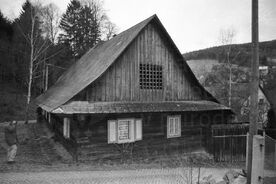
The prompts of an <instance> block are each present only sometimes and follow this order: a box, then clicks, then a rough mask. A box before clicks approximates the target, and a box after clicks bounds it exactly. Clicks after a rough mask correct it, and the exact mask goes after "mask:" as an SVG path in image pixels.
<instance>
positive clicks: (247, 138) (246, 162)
mask: <svg viewBox="0 0 276 184" xmlns="http://www.w3.org/2000/svg"><path fill="white" fill-rule="evenodd" d="M248 141H249V133H248V132H247V133H246V158H245V168H246V169H247V165H248V159H247V158H248Z"/></svg>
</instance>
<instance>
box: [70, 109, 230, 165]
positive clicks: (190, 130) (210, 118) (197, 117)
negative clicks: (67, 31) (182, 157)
mask: <svg viewBox="0 0 276 184" xmlns="http://www.w3.org/2000/svg"><path fill="white" fill-rule="evenodd" d="M180 114H181V132H182V133H181V137H177V138H169V139H168V138H167V116H168V115H180ZM226 117H227V115H226V114H223V113H222V112H212V113H211V112H209V113H207V112H205V113H204V112H186V113H183V112H182V113H180V112H179V113H143V114H123V115H117V114H109V115H93V116H89V115H87V116H86V119H85V120H83V121H79V120H78V117H77V116H73V117H71V122H72V123H71V135H72V137H74V139H75V140H76V141H77V142H78V144H79V148H78V158H79V160H83V161H85V160H98V159H107V160H113V159H122V154H124V153H125V152H128V153H129V154H130V153H132V154H131V155H132V157H133V158H152V157H154V158H156V157H157V156H160V155H163V156H164V155H172V154H175V153H176V154H178V153H189V152H192V151H197V150H203V149H205V147H206V146H208V145H207V144H208V140H209V139H207V138H208V137H209V136H210V130H211V129H210V126H211V124H212V122H216V123H217V124H218V123H225V122H226V123H227V120H226ZM119 118H141V119H142V122H143V124H142V125H143V138H142V140H141V141H136V142H134V143H130V144H124V145H123V144H108V143H107V121H108V120H112V119H115V120H116V119H119ZM123 147H124V148H126V149H125V150H124V149H123ZM123 150H124V151H123ZM129 154H128V155H129Z"/></svg>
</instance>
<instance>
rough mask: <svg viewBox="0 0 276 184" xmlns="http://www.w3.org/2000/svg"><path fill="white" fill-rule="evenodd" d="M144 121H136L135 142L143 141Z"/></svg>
mask: <svg viewBox="0 0 276 184" xmlns="http://www.w3.org/2000/svg"><path fill="white" fill-rule="evenodd" d="M142 136H143V135H142V119H136V120H135V141H139V140H142Z"/></svg>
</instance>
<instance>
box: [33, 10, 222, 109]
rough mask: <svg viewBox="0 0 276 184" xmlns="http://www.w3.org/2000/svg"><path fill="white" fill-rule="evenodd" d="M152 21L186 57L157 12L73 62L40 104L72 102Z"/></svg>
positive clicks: (211, 98) (45, 107) (49, 106)
mask: <svg viewBox="0 0 276 184" xmlns="http://www.w3.org/2000/svg"><path fill="white" fill-rule="evenodd" d="M152 21H154V22H155V23H157V24H158V25H159V27H160V29H161V31H163V32H164V35H165V36H166V38H167V40H168V44H170V45H171V47H172V48H173V49H175V50H176V53H177V54H178V55H179V56H180V57H181V58H182V55H181V53H180V52H179V50H178V48H177V47H176V45H175V44H174V42H173V41H172V39H171V37H170V36H169V34H168V33H167V31H166V29H165V28H164V27H163V25H162V24H161V22H160V20H159V19H158V17H157V16H156V15H153V16H151V17H149V18H147V19H146V20H144V21H142V22H140V23H138V24H136V25H135V26H133V27H131V28H130V29H128V30H126V31H124V32H122V33H120V34H118V35H117V36H116V37H114V38H112V39H111V40H109V41H106V42H101V43H99V44H98V45H96V46H95V47H94V48H92V49H90V50H89V51H88V52H87V53H86V54H85V55H84V56H82V57H81V58H80V59H79V61H77V62H76V63H75V64H74V65H72V66H71V67H70V68H69V69H68V70H67V71H66V72H65V73H64V74H63V75H62V76H61V77H60V78H59V79H58V81H57V82H56V83H55V84H54V85H53V86H52V87H51V88H49V90H47V91H46V92H45V93H44V94H42V95H40V96H39V97H38V98H37V99H36V104H37V105H39V106H40V107H41V108H43V109H44V110H46V111H53V110H54V109H56V108H58V107H59V106H61V105H63V104H65V103H66V102H68V101H69V100H70V99H71V98H72V97H73V96H75V95H76V94H77V93H79V92H80V91H81V90H83V89H84V88H85V87H87V86H88V85H89V84H91V83H92V82H93V81H95V80H96V79H97V78H99V77H100V76H101V75H102V74H103V73H104V72H105V71H106V70H107V69H108V68H109V67H110V66H111V65H112V63H113V62H114V61H115V60H116V59H117V58H118V57H119V56H120V55H121V54H122V52H123V51H124V50H125V49H126V48H127V46H128V45H129V44H130V43H131V42H132V41H133V40H134V39H135V38H136V37H137V35H138V34H139V33H140V32H141V31H142V30H143V28H145V27H146V26H147V25H148V24H149V23H150V22H152ZM182 62H184V64H185V65H186V66H187V69H188V71H187V72H188V73H189V74H190V75H192V78H193V79H194V80H195V81H196V84H198V86H199V87H200V88H201V89H202V90H203V91H204V92H206V94H207V96H208V97H209V99H210V100H212V101H215V102H217V100H216V99H215V98H214V97H213V96H212V95H210V94H209V93H208V92H207V91H205V90H204V88H203V87H202V86H201V85H200V84H199V82H198V81H197V79H196V78H195V76H194V74H193V73H192V71H191V70H190V68H189V67H188V65H187V63H186V62H185V60H184V58H183V61H182Z"/></svg>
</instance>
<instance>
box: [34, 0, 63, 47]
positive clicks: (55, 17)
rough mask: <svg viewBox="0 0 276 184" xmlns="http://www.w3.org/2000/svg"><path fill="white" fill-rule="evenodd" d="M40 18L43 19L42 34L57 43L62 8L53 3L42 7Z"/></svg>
mask: <svg viewBox="0 0 276 184" xmlns="http://www.w3.org/2000/svg"><path fill="white" fill-rule="evenodd" d="M39 13H40V18H41V21H42V24H41V29H42V34H44V36H45V37H46V38H48V39H49V40H50V41H51V42H52V43H56V41H57V35H58V32H59V22H60V19H61V13H60V9H59V8H58V7H57V6H56V5H55V4H53V3H50V4H48V5H46V6H44V7H41V11H40V12H39Z"/></svg>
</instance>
